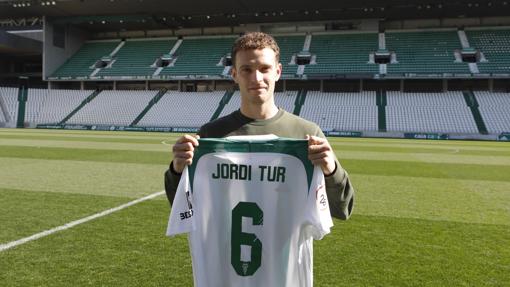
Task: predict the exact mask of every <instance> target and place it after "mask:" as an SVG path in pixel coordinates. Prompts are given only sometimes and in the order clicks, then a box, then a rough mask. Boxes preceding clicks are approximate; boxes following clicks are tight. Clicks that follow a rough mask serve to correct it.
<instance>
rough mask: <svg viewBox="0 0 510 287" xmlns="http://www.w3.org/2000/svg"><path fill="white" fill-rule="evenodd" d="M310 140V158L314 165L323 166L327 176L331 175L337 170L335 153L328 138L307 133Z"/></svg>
mask: <svg viewBox="0 0 510 287" xmlns="http://www.w3.org/2000/svg"><path fill="white" fill-rule="evenodd" d="M306 139H307V140H308V159H309V160H310V161H311V162H312V164H313V165H318V166H320V167H321V169H322V172H323V173H324V175H325V176H328V175H331V174H332V173H333V172H334V171H335V167H336V163H335V154H334V153H333V149H332V148H331V146H330V145H329V142H328V140H327V139H324V138H321V137H317V136H310V135H307V136H306Z"/></svg>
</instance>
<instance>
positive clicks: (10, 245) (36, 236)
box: [0, 190, 165, 252]
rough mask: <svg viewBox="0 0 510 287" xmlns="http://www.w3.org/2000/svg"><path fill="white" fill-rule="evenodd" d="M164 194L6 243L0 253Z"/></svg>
mask: <svg viewBox="0 0 510 287" xmlns="http://www.w3.org/2000/svg"><path fill="white" fill-rule="evenodd" d="M164 193H165V191H164V190H163V191H160V192H156V193H153V194H149V195H147V196H144V197H142V198H139V199H136V200H133V201H130V202H128V203H126V204H123V205H119V206H117V207H114V208H110V209H107V210H105V211H102V212H99V213H96V214H93V215H91V216H87V217H85V218H82V219H78V220H75V221H72V222H69V223H66V224H64V225H61V226H58V227H55V228H52V229H48V230H45V231H43V232H39V233H36V234H34V235H32V236H29V237H25V238H22V239H19V240H16V241H11V242H8V243H5V244H0V252H2V251H5V250H8V249H10V248H13V247H16V246H18V245H21V244H24V243H27V242H30V241H33V240H37V239H39V238H42V237H45V236H48V235H50V234H53V233H55V232H58V231H62V230H66V229H69V228H72V227H74V226H76V225H79V224H82V223H85V222H88V221H91V220H94V219H97V218H100V217H103V216H106V215H109V214H111V213H114V212H117V211H119V210H122V209H124V208H127V207H130V206H132V205H135V204H138V203H140V202H143V201H146V200H149V199H152V198H155V197H157V196H160V195H163V194H164Z"/></svg>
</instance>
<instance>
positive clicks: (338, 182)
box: [326, 160, 354, 220]
mask: <svg viewBox="0 0 510 287" xmlns="http://www.w3.org/2000/svg"><path fill="white" fill-rule="evenodd" d="M335 163H336V168H335V171H334V172H333V174H331V175H329V176H326V193H327V195H328V201H329V210H330V212H331V215H332V216H333V217H335V218H339V219H342V220H347V219H349V217H350V216H351V213H352V208H353V206H354V187H353V186H352V185H351V181H350V180H349V175H348V174H347V171H345V169H343V168H342V166H341V165H340V163H339V162H338V160H336V161H335Z"/></svg>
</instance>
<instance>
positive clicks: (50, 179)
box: [0, 129, 510, 287]
mask: <svg viewBox="0 0 510 287" xmlns="http://www.w3.org/2000/svg"><path fill="white" fill-rule="evenodd" d="M177 136H178V135H176V134H164V133H133V132H129V133H128V132H91V131H88V132H81V131H51V130H13V129H1V130H0V210H1V212H0V244H3V243H7V242H11V241H14V240H18V239H20V238H23V237H26V236H30V235H32V234H35V233H38V232H41V231H43V230H47V229H50V228H53V227H56V226H60V225H63V224H66V223H68V222H71V221H73V220H77V219H80V218H83V217H86V216H89V215H91V214H94V213H97V212H100V211H103V210H105V209H109V208H113V207H116V206H119V205H121V204H123V203H126V202H129V201H131V200H134V199H136V198H140V197H142V196H145V195H148V194H152V193H154V192H157V191H161V190H163V172H164V171H165V169H166V168H167V165H168V163H169V161H170V159H171V153H170V147H169V146H167V145H164V144H162V142H164V141H166V142H169V143H172V142H173V141H174V140H175V138H176V137H177ZM330 142H331V144H332V146H333V148H334V149H335V152H336V154H337V156H338V157H339V159H340V161H341V163H342V165H343V166H344V167H345V168H346V169H347V170H348V172H349V173H350V176H351V180H352V182H353V184H354V186H355V188H356V204H355V210H354V214H353V216H352V218H351V219H350V220H349V221H346V222H343V221H340V220H335V221H334V223H335V227H334V228H333V229H332V233H331V234H329V235H328V236H326V237H325V238H324V239H323V240H321V241H316V242H315V249H314V251H315V255H314V277H315V286H509V282H510V248H508V246H510V207H509V206H510V205H509V204H508V203H509V202H510V144H508V143H503V142H478V141H462V142H461V141H423V140H396V139H353V138H330ZM169 210H170V208H169V205H168V203H167V201H166V198H165V197H164V196H160V197H158V198H156V199H154V200H150V201H146V202H143V203H140V204H137V205H135V206H132V207H129V208H127V209H124V210H121V211H119V212H116V213H113V214H111V215H108V216H105V217H102V218H99V219H97V220H94V221H90V222H87V223H85V224H82V225H79V226H76V227H74V228H71V229H68V230H65V231H61V232H57V233H55V234H52V235H50V236H47V237H44V238H41V239H38V240H35V241H31V242H29V243H26V244H23V245H20V246H17V247H15V248H12V249H9V250H6V251H3V252H0V285H1V286H70V285H73V286H179V287H182V286H192V284H193V283H192V282H193V281H192V271H191V259H190V256H189V252H188V245H187V240H186V237H185V236H178V237H175V238H166V237H165V236H164V233H165V229H166V223H167V220H168V214H169Z"/></svg>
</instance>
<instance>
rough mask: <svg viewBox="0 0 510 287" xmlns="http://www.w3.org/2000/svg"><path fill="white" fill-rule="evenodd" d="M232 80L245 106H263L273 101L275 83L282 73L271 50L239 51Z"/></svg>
mask: <svg viewBox="0 0 510 287" xmlns="http://www.w3.org/2000/svg"><path fill="white" fill-rule="evenodd" d="M235 63H236V65H235V67H232V78H233V79H234V81H235V82H236V83H237V84H238V85H239V89H240V91H241V101H242V102H244V103H246V104H263V103H265V102H267V101H269V100H272V99H273V93H274V86H275V82H276V81H278V79H279V78H280V75H281V73H282V65H281V64H280V63H278V62H276V55H275V53H274V51H273V50H272V49H271V48H264V49H257V50H241V51H238V52H237V53H236V61H235Z"/></svg>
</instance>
